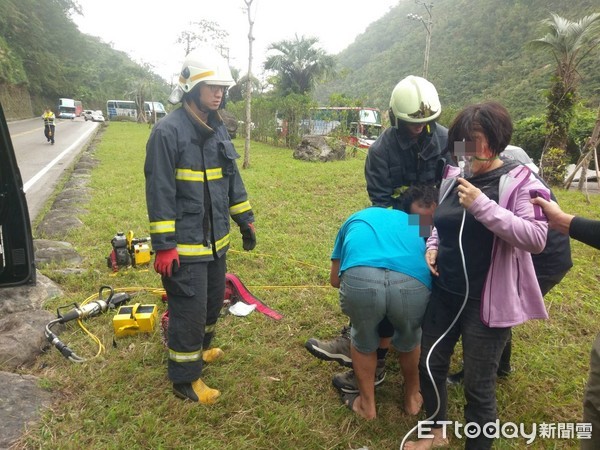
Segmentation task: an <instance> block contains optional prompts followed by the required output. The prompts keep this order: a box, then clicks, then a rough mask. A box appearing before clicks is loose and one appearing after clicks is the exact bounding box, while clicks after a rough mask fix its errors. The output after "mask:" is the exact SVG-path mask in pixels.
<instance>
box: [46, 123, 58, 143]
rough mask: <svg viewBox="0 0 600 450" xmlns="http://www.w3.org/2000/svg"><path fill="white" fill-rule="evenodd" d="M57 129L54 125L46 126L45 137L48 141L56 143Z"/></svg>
mask: <svg viewBox="0 0 600 450" xmlns="http://www.w3.org/2000/svg"><path fill="white" fill-rule="evenodd" d="M55 128H56V126H54V125H44V136H46V139H48V140H49V141H52V143H54V130H55Z"/></svg>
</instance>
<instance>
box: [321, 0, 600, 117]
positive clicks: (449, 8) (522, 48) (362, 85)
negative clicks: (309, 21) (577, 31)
mask: <svg viewBox="0 0 600 450" xmlns="http://www.w3.org/2000/svg"><path fill="white" fill-rule="evenodd" d="M432 3H433V4H434V7H433V9H432V13H433V14H432V17H433V22H434V25H433V28H432V38H431V51H430V57H429V76H428V78H429V79H430V80H431V81H432V82H433V83H434V84H435V85H436V87H437V88H438V91H439V93H440V98H441V101H442V106H443V107H444V108H450V109H452V108H454V109H456V108H460V107H462V106H464V105H465V104H468V103H471V102H475V101H479V100H482V99H486V98H495V99H497V100H500V101H502V102H504V103H505V104H506V105H507V107H509V109H510V110H511V113H512V114H513V116H514V117H515V118H520V117H524V116H527V115H531V114H535V113H541V112H543V111H544V105H545V99H544V98H543V89H546V88H547V87H548V86H549V83H550V77H551V75H552V73H553V70H554V64H555V63H554V59H553V57H552V55H551V54H549V53H548V54H545V53H539V52H534V51H533V50H530V49H528V48H527V45H526V44H527V43H528V42H529V41H531V40H532V39H537V38H541V37H543V36H544V34H545V29H544V28H543V27H542V25H541V23H540V22H541V21H542V20H543V19H546V18H549V17H550V13H551V12H555V13H557V14H559V15H561V16H563V17H565V18H567V19H569V20H573V21H575V20H579V19H580V18H582V17H584V16H585V15H588V14H591V13H592V12H600V6H599V5H598V3H597V0H571V1H569V2H565V1H564V0H432ZM408 13H415V14H420V15H423V16H424V17H425V16H426V15H427V14H426V10H425V8H424V7H422V6H420V5H417V4H415V3H414V2H413V1H409V0H401V1H399V2H398V5H397V6H396V7H395V8H393V9H391V10H390V12H389V13H388V14H386V15H385V16H384V17H382V18H381V19H380V20H378V21H377V22H374V23H373V24H371V25H370V26H369V27H368V28H367V29H366V30H365V32H364V33H363V34H362V35H360V36H359V37H358V38H357V39H356V40H355V42H354V43H353V44H352V45H350V46H349V47H348V48H347V49H345V50H344V51H343V52H341V53H340V54H339V55H338V61H339V65H340V67H341V74H342V76H340V77H338V78H337V79H336V80H334V81H331V82H329V83H325V84H323V85H321V86H319V87H318V89H317V98H318V100H319V102H321V103H326V102H327V99H328V97H329V94H331V93H333V92H338V93H344V94H346V95H348V96H351V97H358V98H363V99H364V101H365V104H367V105H370V106H377V107H379V108H382V109H387V105H388V102H389V95H390V93H391V91H392V89H393V87H394V85H395V84H396V83H397V82H398V81H399V80H400V79H402V78H403V77H405V76H406V75H411V74H413V75H422V73H423V55H424V48H425V38H426V32H425V28H424V26H423V24H422V23H420V22H418V21H414V20H409V19H407V17H406V16H407V14H408ZM598 67H600V49H596V51H594V52H593V54H592V55H591V56H590V58H589V59H588V60H587V61H586V63H585V64H584V65H583V67H582V71H581V74H582V77H583V81H582V84H581V94H582V96H583V97H584V98H585V100H586V101H588V102H589V103H591V106H597V104H598V101H600V91H599V90H598V86H600V71H599V70H598Z"/></svg>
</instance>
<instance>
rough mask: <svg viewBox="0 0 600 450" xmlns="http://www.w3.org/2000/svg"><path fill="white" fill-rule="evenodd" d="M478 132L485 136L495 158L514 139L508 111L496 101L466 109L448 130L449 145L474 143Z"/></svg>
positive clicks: (477, 104)
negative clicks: (463, 142) (461, 142)
mask: <svg viewBox="0 0 600 450" xmlns="http://www.w3.org/2000/svg"><path fill="white" fill-rule="evenodd" d="M476 131H479V132H480V133H483V134H484V135H485V137H486V138H487V141H488V145H489V147H490V149H491V150H492V152H494V156H495V155H499V154H500V153H501V152H502V151H503V150H504V149H505V148H506V146H507V145H508V144H509V143H510V139H511V137H512V132H513V124H512V120H511V118H510V114H509V112H508V110H507V109H506V108H505V107H504V106H503V105H502V104H500V103H498V102H496V101H487V102H483V103H476V104H473V105H469V106H467V107H465V108H464V109H463V110H462V111H461V112H459V113H458V115H457V116H456V117H455V118H454V121H453V122H452V125H450V128H449V129H448V145H449V146H452V145H454V142H460V141H463V140H465V141H472V140H473V138H472V135H473V132H476ZM451 150H452V147H451Z"/></svg>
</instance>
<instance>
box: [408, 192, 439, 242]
mask: <svg viewBox="0 0 600 450" xmlns="http://www.w3.org/2000/svg"><path fill="white" fill-rule="evenodd" d="M436 206H437V204H436V203H433V204H431V205H429V206H426V205H425V204H424V203H423V202H421V201H420V200H415V201H414V202H412V203H411V204H410V213H411V214H415V215H417V216H418V222H419V235H420V236H422V237H429V236H430V235H431V227H432V226H433V213H434V212H435V207H436ZM409 223H410V222H409Z"/></svg>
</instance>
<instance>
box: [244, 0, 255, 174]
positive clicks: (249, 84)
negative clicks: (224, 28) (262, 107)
mask: <svg viewBox="0 0 600 450" xmlns="http://www.w3.org/2000/svg"><path fill="white" fill-rule="evenodd" d="M253 1H254V0H244V3H245V4H246V14H247V15H248V75H247V77H246V92H245V94H246V139H245V142H244V162H243V164H242V168H244V169H247V168H248V167H250V137H251V133H252V126H251V124H252V41H254V36H253V35H252V29H253V28H254V19H253V17H252V10H251V7H252V2H253Z"/></svg>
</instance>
